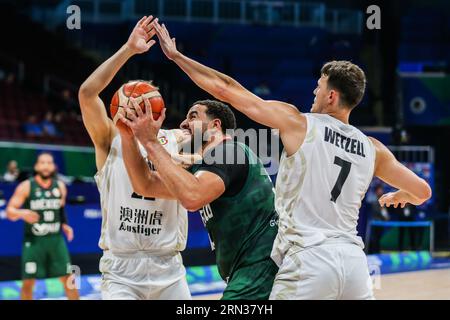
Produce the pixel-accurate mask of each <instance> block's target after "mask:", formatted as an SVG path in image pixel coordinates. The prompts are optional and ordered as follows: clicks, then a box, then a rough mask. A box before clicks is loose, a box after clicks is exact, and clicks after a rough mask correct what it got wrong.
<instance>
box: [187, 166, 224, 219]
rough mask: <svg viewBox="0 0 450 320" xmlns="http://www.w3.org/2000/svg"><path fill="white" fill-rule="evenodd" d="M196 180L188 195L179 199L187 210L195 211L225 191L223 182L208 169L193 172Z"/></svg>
mask: <svg viewBox="0 0 450 320" xmlns="http://www.w3.org/2000/svg"><path fill="white" fill-rule="evenodd" d="M195 177H196V179H197V182H198V183H196V185H195V187H194V188H192V190H191V191H190V193H189V195H188V197H186V198H185V199H180V202H181V204H182V205H183V207H185V208H186V209H187V210H189V211H197V210H198V209H200V208H202V207H203V206H205V205H207V204H209V203H211V202H213V201H214V200H216V199H217V198H219V197H220V196H221V195H222V194H223V193H224V192H225V183H224V181H223V180H222V178H220V177H219V176H218V175H217V174H215V173H212V172H208V171H198V172H197V173H196V174H195Z"/></svg>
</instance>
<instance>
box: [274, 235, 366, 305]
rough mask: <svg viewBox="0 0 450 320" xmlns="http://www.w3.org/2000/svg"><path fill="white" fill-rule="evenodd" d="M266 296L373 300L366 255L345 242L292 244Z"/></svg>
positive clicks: (279, 298) (302, 298)
mask: <svg viewBox="0 0 450 320" xmlns="http://www.w3.org/2000/svg"><path fill="white" fill-rule="evenodd" d="M270 299H271V300H289V299H293V300H295V299H297V300H325V299H326V300H338V299H342V300H370V299H374V296H373V285H372V279H371V277H370V274H369V268H368V265H367V259H366V255H365V254H364V251H363V250H362V249H361V247H359V246H357V245H355V244H349V243H327V244H322V245H319V246H314V247H309V248H299V247H292V248H291V249H290V250H289V251H288V253H287V255H286V256H285V257H284V259H283V262H282V264H281V266H280V269H279V271H278V273H277V275H276V277H275V281H274V285H273V288H272V292H271V294H270Z"/></svg>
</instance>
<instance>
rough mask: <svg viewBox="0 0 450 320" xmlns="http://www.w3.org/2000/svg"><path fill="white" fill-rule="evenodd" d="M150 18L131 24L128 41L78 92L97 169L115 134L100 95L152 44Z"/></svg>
mask: <svg viewBox="0 0 450 320" xmlns="http://www.w3.org/2000/svg"><path fill="white" fill-rule="evenodd" d="M152 19H153V17H152V16H149V17H143V18H142V19H141V20H140V21H139V22H138V23H137V24H136V26H135V27H134V29H133V31H132V32H131V35H130V37H129V38H128V41H127V42H126V43H125V44H124V45H123V46H122V47H121V48H120V49H119V50H118V51H117V52H116V53H115V54H114V55H113V56H111V57H110V58H109V59H108V60H106V61H105V62H103V63H102V64H101V65H100V66H99V67H98V68H97V69H96V70H95V71H94V72H93V73H92V74H91V75H90V76H89V77H88V78H87V79H86V80H85V81H84V83H83V84H82V85H81V87H80V90H79V92H78V99H79V101H80V108H81V114H82V116H83V122H84V125H85V127H86V129H87V131H88V133H89V136H90V137H91V139H92V142H93V143H94V145H95V149H96V164H97V169H100V168H102V167H103V164H104V162H105V161H106V157H107V155H108V152H109V147H110V145H111V141H112V138H113V137H114V136H115V134H116V129H115V127H114V125H113V123H112V121H111V120H110V119H109V118H108V115H107V113H106V110H105V105H104V104H103V101H102V100H101V99H100V97H99V94H100V92H102V91H103V90H104V89H105V88H106V86H107V85H108V84H109V83H110V82H111V80H112V79H113V77H114V76H115V75H116V73H117V72H118V71H119V70H120V68H122V66H123V65H124V64H125V62H127V60H128V59H129V58H131V57H132V56H133V55H135V54H138V53H143V52H146V51H148V50H149V49H150V47H151V46H152V45H153V44H154V43H155V41H154V40H151V38H152V37H153V36H154V34H155V31H154V28H153V27H152V23H151V22H152Z"/></svg>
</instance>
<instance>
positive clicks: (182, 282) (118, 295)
mask: <svg viewBox="0 0 450 320" xmlns="http://www.w3.org/2000/svg"><path fill="white" fill-rule="evenodd" d="M100 271H101V273H102V284H101V292H102V299H103V300H190V299H192V297H191V293H190V291H189V287H188V284H187V281H186V269H185V268H184V266H183V261H182V257H181V254H180V253H176V254H172V255H163V256H158V255H154V254H151V253H137V254H132V255H120V256H118V255H113V254H111V253H110V252H109V251H107V252H105V253H104V254H103V257H102V258H101V260H100Z"/></svg>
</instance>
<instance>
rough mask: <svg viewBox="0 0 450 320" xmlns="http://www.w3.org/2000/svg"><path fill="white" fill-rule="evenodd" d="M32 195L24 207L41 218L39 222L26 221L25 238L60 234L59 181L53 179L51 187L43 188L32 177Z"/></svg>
mask: <svg viewBox="0 0 450 320" xmlns="http://www.w3.org/2000/svg"><path fill="white" fill-rule="evenodd" d="M29 180H30V195H29V197H28V199H27V201H26V202H25V205H24V208H26V209H30V210H33V211H35V212H37V213H38V214H39V216H40V219H39V221H38V222H37V223H34V224H29V223H25V239H30V238H34V237H44V236H48V235H54V234H59V233H60V231H61V196H62V194H61V190H60V188H59V186H58V181H57V180H56V179H52V184H51V186H50V187H49V188H46V189H45V188H42V187H41V186H40V185H39V184H38V183H37V182H36V180H35V178H34V177H33V178H30V179H29Z"/></svg>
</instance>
